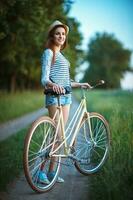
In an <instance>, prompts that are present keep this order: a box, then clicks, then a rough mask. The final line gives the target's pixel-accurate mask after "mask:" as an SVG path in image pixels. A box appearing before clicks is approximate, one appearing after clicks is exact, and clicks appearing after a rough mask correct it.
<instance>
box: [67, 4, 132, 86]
mask: <svg viewBox="0 0 133 200" xmlns="http://www.w3.org/2000/svg"><path fill="white" fill-rule="evenodd" d="M73 2H74V3H73V4H72V6H71V10H70V13H69V16H70V17H74V18H76V20H77V21H78V22H80V28H79V30H80V32H81V33H82V35H83V38H84V39H83V44H82V48H83V49H84V50H86V49H87V45H88V43H89V41H90V39H91V38H92V37H94V35H95V33H96V32H101V33H103V32H107V33H111V34H114V36H115V38H116V39H118V40H119V41H120V42H121V43H122V44H123V47H124V48H128V49H130V50H131V51H133V0H74V1H73ZM131 65H132V66H133V53H132V57H131ZM81 67H82V68H85V67H86V66H85V64H84V65H83V66H81ZM81 76H82V74H79V77H78V78H79V79H80V77H81ZM121 85H122V88H123V89H133V74H131V73H126V74H125V75H124V79H123V80H121Z"/></svg>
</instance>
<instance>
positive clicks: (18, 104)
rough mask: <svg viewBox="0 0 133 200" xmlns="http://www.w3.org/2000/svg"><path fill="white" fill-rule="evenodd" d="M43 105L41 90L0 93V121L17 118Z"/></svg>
mask: <svg viewBox="0 0 133 200" xmlns="http://www.w3.org/2000/svg"><path fill="white" fill-rule="evenodd" d="M43 106H44V95H43V91H23V92H16V93H15V94H8V93H0V123H3V122H5V121H8V120H10V119H14V118H17V117H19V116H22V115H24V114H26V113H29V112H32V111H34V110H37V109H39V108H42V107H43Z"/></svg>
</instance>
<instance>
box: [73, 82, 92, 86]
mask: <svg viewBox="0 0 133 200" xmlns="http://www.w3.org/2000/svg"><path fill="white" fill-rule="evenodd" d="M71 86H72V87H73V88H80V87H82V88H91V85H90V84H89V83H78V82H75V81H72V82H71Z"/></svg>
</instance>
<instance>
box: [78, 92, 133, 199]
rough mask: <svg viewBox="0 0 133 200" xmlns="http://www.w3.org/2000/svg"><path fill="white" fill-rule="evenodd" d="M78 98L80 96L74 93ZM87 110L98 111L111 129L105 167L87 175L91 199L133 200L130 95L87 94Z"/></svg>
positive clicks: (132, 96) (132, 110) (132, 103)
mask: <svg viewBox="0 0 133 200" xmlns="http://www.w3.org/2000/svg"><path fill="white" fill-rule="evenodd" d="M76 96H77V98H79V97H80V96H81V95H80V94H79V91H77V92H76ZM87 99H88V103H87V105H88V110H89V111H94V112H100V113H101V114H103V115H104V116H105V118H106V119H107V120H108V122H109V125H110V130H111V149H110V155H109V159H108V160H107V162H106V164H105V165H104V167H103V168H102V169H101V170H100V171H99V172H98V173H97V174H95V175H94V176H89V179H88V180H89V182H90V188H88V189H89V191H90V195H89V198H90V199H91V200H99V199H100V200H115V199H119V200H126V199H128V200H130V199H133V92H130V91H121V90H114V91H99V90H98V91H96V90H95V91H90V92H88V93H87Z"/></svg>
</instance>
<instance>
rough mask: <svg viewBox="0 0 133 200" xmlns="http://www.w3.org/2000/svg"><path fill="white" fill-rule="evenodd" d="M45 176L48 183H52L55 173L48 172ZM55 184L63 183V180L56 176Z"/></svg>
mask: <svg viewBox="0 0 133 200" xmlns="http://www.w3.org/2000/svg"><path fill="white" fill-rule="evenodd" d="M47 176H48V179H49V181H52V180H53V178H54V176H55V172H54V171H51V172H49V173H48V174H47ZM56 182H57V183H64V179H63V178H61V177H59V176H58V178H57V180H56Z"/></svg>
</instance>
